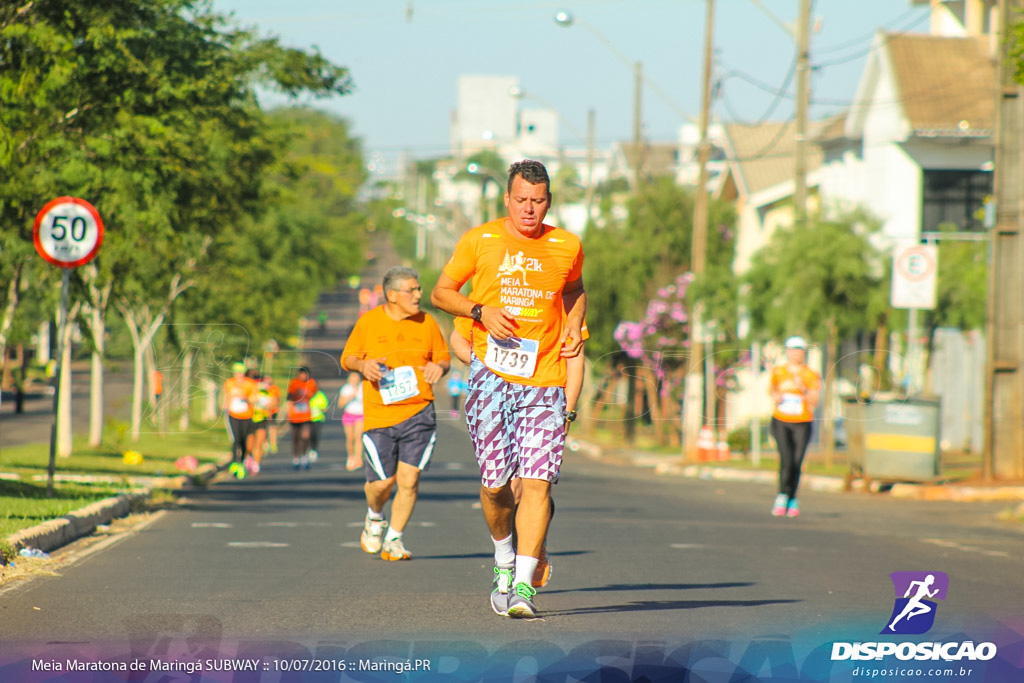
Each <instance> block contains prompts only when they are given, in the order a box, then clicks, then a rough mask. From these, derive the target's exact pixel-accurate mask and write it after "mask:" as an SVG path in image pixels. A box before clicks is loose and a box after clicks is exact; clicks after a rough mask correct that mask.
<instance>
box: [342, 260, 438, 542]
mask: <svg viewBox="0 0 1024 683" xmlns="http://www.w3.org/2000/svg"><path fill="white" fill-rule="evenodd" d="M419 279H420V276H419V273H417V272H416V271H415V270H413V269H412V268H405V267H401V266H396V267H394V268H391V269H389V270H388V271H387V273H385V274H384V283H383V289H384V297H385V301H384V303H383V304H382V305H381V306H378V307H376V308H373V309H370V310H369V311H367V312H366V313H364V314H363V315H362V316H360V318H359V320H358V321H356V324H355V327H354V328H353V329H352V334H351V335H349V338H348V341H347V342H346V343H345V349H344V351H342V354H341V366H342V367H343V368H345V369H346V370H349V371H351V372H358V373H360V374H361V375H362V376H363V429H364V431H363V452H364V462H365V472H366V485H365V487H364V490H365V492H366V503H367V507H368V510H367V513H366V519H365V521H364V524H363V533H362V536H361V537H360V545H361V546H362V548H363V550H364V551H365V552H367V553H370V554H377V553H380V556H381V558H382V559H384V560H391V561H397V560H408V559H411V558H412V555H411V554H410V553H409V551H408V550H406V549H405V545H404V544H403V542H402V532H403V531H404V530H405V526H406V524H408V522H409V519H410V517H412V511H413V508H414V507H415V505H416V495H417V490H418V487H419V479H420V473H421V472H422V471H423V470H425V469H426V468H427V466H428V465H429V464H430V458H431V455H432V454H433V451H434V442H435V441H436V439H437V421H436V417H435V413H434V389H433V386H432V385H433V384H435V383H436V382H437V381H438V380H440V379H441V377H442V376H444V374H445V373H446V372H448V367H449V363H450V356H449V353H448V345H447V344H446V343H445V340H444V336H443V335H442V334H441V330H440V328H439V327H438V325H437V322H436V321H435V320H434V319H433V318H432V317H431V316H430V315H429V314H428V313H424V312H423V311H421V310H420V299H421V298H422V297H423V288H422V287H421V286H420V284H419ZM396 486H397V492H396V493H395V498H394V501H393V502H392V503H391V524H390V527H389V525H388V522H387V520H386V519H385V517H384V506H385V505H386V504H387V502H388V499H389V498H390V497H391V492H392V490H394V489H395V488H396Z"/></svg>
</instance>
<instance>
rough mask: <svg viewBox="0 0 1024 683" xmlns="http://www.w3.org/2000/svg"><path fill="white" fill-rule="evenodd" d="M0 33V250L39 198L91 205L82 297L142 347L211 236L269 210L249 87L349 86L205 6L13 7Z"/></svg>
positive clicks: (79, 0) (330, 89)
mask: <svg viewBox="0 0 1024 683" xmlns="http://www.w3.org/2000/svg"><path fill="white" fill-rule="evenodd" d="M0 36H2V38H3V40H0V135H2V136H3V137H2V138H0V155H2V156H0V163H3V165H4V167H5V168H7V169H11V171H12V172H11V173H8V174H6V175H5V176H4V178H3V180H0V248H3V249H4V250H5V252H9V253H11V254H12V256H14V257H15V258H14V259H12V263H18V262H19V260H23V259H24V258H27V254H28V253H29V248H28V247H27V246H26V244H27V245H31V241H30V240H29V237H30V236H28V235H26V229H27V228H26V227H25V226H28V225H31V221H30V220H29V219H30V217H31V216H32V215H33V214H34V212H35V211H36V210H38V207H39V206H41V205H42V204H43V203H44V202H45V201H46V200H47V199H49V198H51V197H53V196H56V195H60V194H72V195H76V196H83V197H87V198H90V199H92V200H93V202H94V203H95V204H97V206H98V207H99V208H100V211H101V213H102V214H103V217H104V222H105V224H106V226H107V230H108V236H107V239H106V240H105V243H104V248H103V250H102V253H101V256H100V257H99V259H98V260H97V267H98V271H97V272H96V274H95V278H94V282H93V285H94V286H95V290H96V291H102V290H103V288H105V287H107V286H111V287H112V288H113V291H112V292H110V293H108V295H107V296H106V298H105V300H106V301H107V302H109V301H115V302H116V303H117V306H118V307H119V309H121V310H122V312H124V313H125V318H126V320H128V321H134V324H135V325H137V326H141V327H138V328H137V329H133V336H135V337H136V339H137V340H138V341H139V343H140V344H143V346H145V344H147V343H148V341H147V340H151V339H152V337H153V335H152V334H150V332H151V331H152V330H151V326H153V325H156V326H159V324H160V322H162V320H163V319H165V317H166V315H167V311H168V310H169V306H170V305H172V304H173V302H174V300H175V299H176V298H177V297H178V296H180V294H182V293H183V292H184V291H186V290H187V289H189V288H190V287H192V286H193V285H194V279H193V275H194V273H195V271H191V270H188V269H187V268H188V267H189V266H190V265H195V264H197V263H198V261H199V259H201V258H202V257H204V255H205V254H206V252H207V249H208V248H209V246H210V244H211V242H212V241H213V237H214V236H216V235H217V234H218V233H219V232H220V231H222V230H223V229H225V228H227V227H229V226H231V225H234V224H235V223H237V222H238V220H239V216H240V215H260V214H262V213H263V212H265V211H266V209H267V207H268V205H269V203H270V202H269V200H270V198H269V197H267V196H266V195H265V194H264V193H263V184H264V180H265V177H266V174H267V169H269V168H271V167H272V166H273V164H274V163H275V161H276V159H277V155H278V152H277V151H276V148H275V146H274V140H273V138H272V136H271V135H269V134H268V127H267V126H266V124H265V122H264V120H263V116H262V112H261V111H260V109H259V107H258V104H257V102H256V97H255V86H256V85H257V84H261V85H264V86H271V87H276V88H277V89H278V90H280V91H282V92H284V93H286V94H289V95H294V94H297V93H300V92H310V93H313V94H314V95H318V96H328V95H336V94H345V93H346V92H348V91H349V89H350V81H349V75H348V72H347V70H345V69H344V68H342V67H337V66H334V65H332V64H330V63H329V62H327V61H326V60H324V59H323V58H322V57H321V56H320V55H319V53H316V52H314V53H312V54H308V53H305V52H302V51H298V50H293V49H288V48H283V47H281V46H280V45H279V44H278V43H277V41H276V40H275V39H268V38H262V37H259V36H257V35H255V34H254V33H252V32H249V31H245V30H237V29H233V28H229V27H228V25H227V23H226V21H225V19H224V18H223V17H220V16H218V15H216V14H213V13H212V12H211V11H210V9H209V4H208V3H206V2H192V1H190V0H113V1H112V2H106V3H92V2H88V1H86V0H75V1H72V2H64V3H38V2H37V3H27V4H25V5H23V6H22V7H21V8H17V9H15V8H7V9H5V10H0ZM14 267H16V266H14ZM9 272H10V271H8V272H0V278H7V277H9ZM183 272H184V273H186V275H182V273H183ZM111 283H112V284H111ZM91 291H92V290H91ZM88 303H89V305H90V306H93V307H96V306H103V305H106V304H103V303H102V302H101V301H100V300H99V299H98V298H95V297H94V298H91V299H90V301H89V302H88ZM104 316H105V311H101V312H100V314H99V319H100V320H102V319H103V317H104ZM0 329H2V325H0ZM93 337H94V339H102V337H103V334H102V330H93ZM145 350H146V349H145V348H141V349H140V348H137V349H136V354H137V355H141V354H142V353H144V352H145ZM138 365H139V364H138V362H137V363H136V366H137V367H138ZM140 385H141V377H137V378H136V390H135V392H134V393H135V395H136V397H138V396H139V394H140V393H141V392H140V389H139V386H140ZM96 403H97V401H96V400H95V397H94V405H96ZM100 404H101V402H100ZM133 412H134V413H138V411H137V410H135V409H133ZM137 426H138V425H137V424H136V428H137Z"/></svg>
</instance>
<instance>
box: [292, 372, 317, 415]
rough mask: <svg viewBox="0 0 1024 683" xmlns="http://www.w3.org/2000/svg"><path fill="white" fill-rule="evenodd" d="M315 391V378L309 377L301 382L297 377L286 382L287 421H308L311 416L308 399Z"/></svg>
mask: <svg viewBox="0 0 1024 683" xmlns="http://www.w3.org/2000/svg"><path fill="white" fill-rule="evenodd" d="M316 391H317V385H316V380H315V379H313V378H312V377H310V378H309V379H307V380H306V381H305V382H303V381H302V380H301V379H299V378H298V377H294V378H292V381H290V382H288V421H289V422H309V421H310V419H311V418H312V417H313V413H312V411H311V410H310V409H309V401H310V399H312V398H313V394H315V393H316Z"/></svg>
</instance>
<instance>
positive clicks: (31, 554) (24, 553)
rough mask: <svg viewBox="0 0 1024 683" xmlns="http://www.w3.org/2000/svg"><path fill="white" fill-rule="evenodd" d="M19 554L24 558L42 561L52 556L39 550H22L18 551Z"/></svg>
mask: <svg viewBox="0 0 1024 683" xmlns="http://www.w3.org/2000/svg"><path fill="white" fill-rule="evenodd" d="M18 554H19V555H21V556H22V557H35V558H38V559H41V560H45V559H48V558H49V557H50V555H49V554H48V553H45V552H43V551H42V550H40V549H39V548H22V549H21V550H19V551H18Z"/></svg>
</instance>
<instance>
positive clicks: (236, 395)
mask: <svg viewBox="0 0 1024 683" xmlns="http://www.w3.org/2000/svg"><path fill="white" fill-rule="evenodd" d="M259 389H260V388H259V385H258V384H256V380H254V379H251V378H249V377H241V378H235V377H228V378H227V380H225V382H224V400H225V403H227V407H228V415H230V416H231V417H234V418H237V419H239V420H251V419H252V410H253V406H254V405H256V396H257V394H258V393H259Z"/></svg>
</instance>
